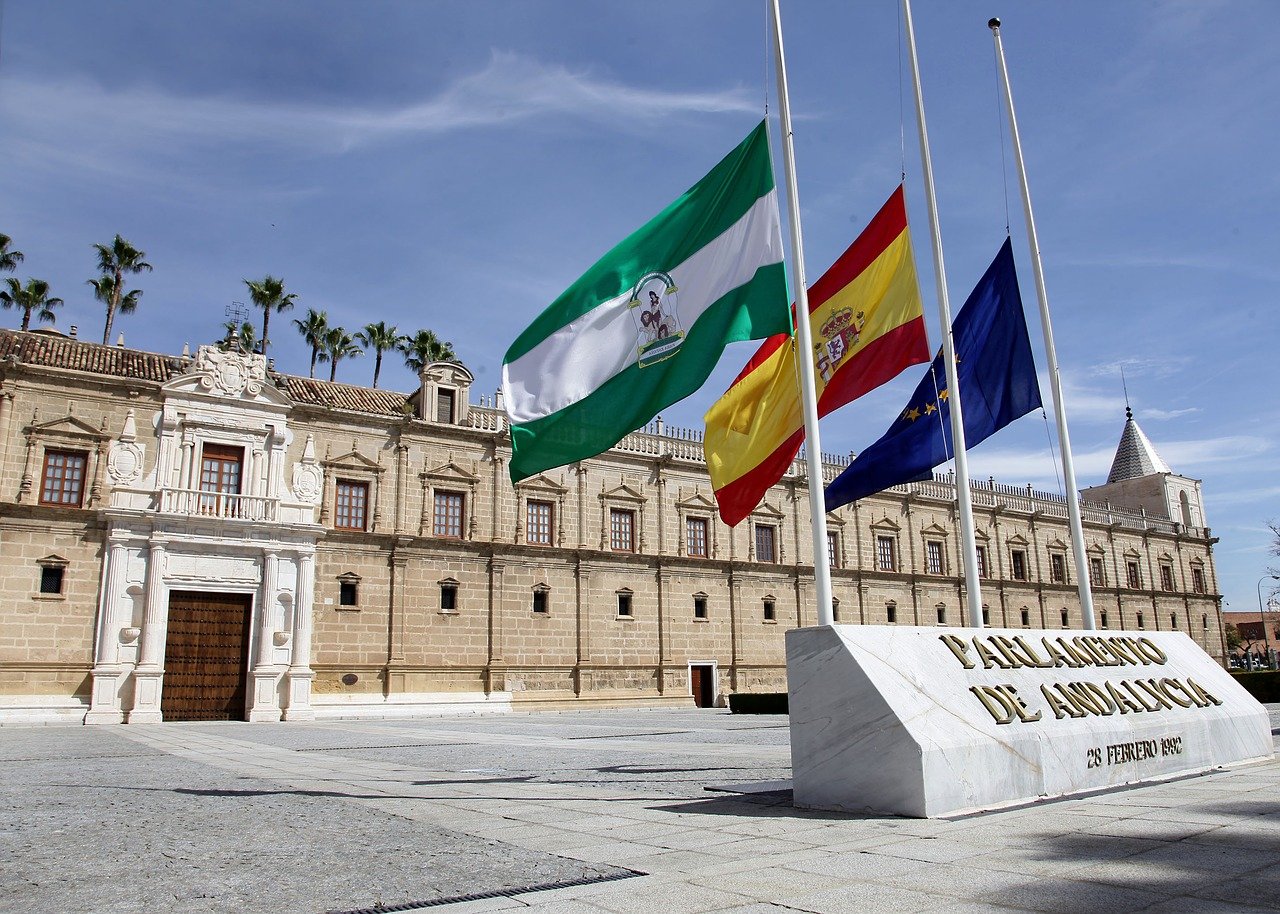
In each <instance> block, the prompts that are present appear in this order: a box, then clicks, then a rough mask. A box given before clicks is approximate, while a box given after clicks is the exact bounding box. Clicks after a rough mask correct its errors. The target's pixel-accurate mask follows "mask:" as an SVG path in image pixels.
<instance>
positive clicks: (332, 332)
mask: <svg viewBox="0 0 1280 914" xmlns="http://www.w3.org/2000/svg"><path fill="white" fill-rule="evenodd" d="M363 352H364V350H363V349H361V348H360V347H359V346H357V345H356V338H355V337H354V336H352V335H351V334H350V333H347V331H346V330H344V329H342V328H341V327H331V328H329V331H328V332H327V333H325V335H324V352H322V353H320V361H322V362H328V363H329V380H330V381H332V380H335V379H336V378H337V376H338V363H339V362H341V361H342V360H343V359H345V358H347V357H348V356H353V355H361V354H362V353H363Z"/></svg>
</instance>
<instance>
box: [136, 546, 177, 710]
mask: <svg viewBox="0 0 1280 914" xmlns="http://www.w3.org/2000/svg"><path fill="white" fill-rule="evenodd" d="M165 556H166V552H165V543H164V541H162V540H153V541H152V542H151V545H150V546H149V547H148V551H147V597H146V599H147V602H146V606H144V607H143V610H142V649H141V653H140V654H139V656H138V667H137V669H135V670H134V672H133V709H132V710H130V711H129V713H128V715H127V719H128V722H129V723H131V724H149V723H160V721H161V719H162V717H161V714H160V690H161V688H162V687H163V685H164V666H163V665H162V664H163V661H164V645H165V635H166V633H167V632H168V628H169V588H168V587H166V586H165V583H164V566H165Z"/></svg>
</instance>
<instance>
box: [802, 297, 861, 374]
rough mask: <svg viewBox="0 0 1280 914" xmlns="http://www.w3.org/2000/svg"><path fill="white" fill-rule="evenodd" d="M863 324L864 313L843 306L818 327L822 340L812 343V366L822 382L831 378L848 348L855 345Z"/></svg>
mask: <svg viewBox="0 0 1280 914" xmlns="http://www.w3.org/2000/svg"><path fill="white" fill-rule="evenodd" d="M865 324H866V314H864V313H863V312H862V311H859V312H858V313H857V314H854V313H853V310H852V309H850V308H843V309H841V310H839V311H837V312H836V313H835V314H833V315H832V316H831V319H830V320H828V321H827V322H826V323H825V324H823V325H822V326H821V327H819V328H818V335H819V336H821V337H822V340H821V342H818V343H814V344H813V350H814V356H815V358H814V367H815V368H816V369H817V371H818V375H819V377H821V378H822V381H823V383H826V382H828V381H830V380H831V376H832V375H833V374H835V373H836V369H838V368H839V367H840V363H841V362H842V361H844V357H845V356H846V355H848V354H849V350H850V349H852V348H853V347H854V346H855V345H857V342H858V335H859V334H860V333H862V328H863V326H864V325H865Z"/></svg>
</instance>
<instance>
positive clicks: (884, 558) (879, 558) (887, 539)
mask: <svg viewBox="0 0 1280 914" xmlns="http://www.w3.org/2000/svg"><path fill="white" fill-rule="evenodd" d="M895 559H896V556H895V555H894V542H893V537H892V536H877V537H876V569H877V570H878V571H897V569H898V563H897V562H896V561H895Z"/></svg>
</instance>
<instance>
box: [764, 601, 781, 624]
mask: <svg viewBox="0 0 1280 914" xmlns="http://www.w3.org/2000/svg"><path fill="white" fill-rule="evenodd" d="M764 621H766V622H777V621H778V607H777V604H776V603H774V602H773V600H770V599H769V598H768V597H766V598H765V601H764Z"/></svg>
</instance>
